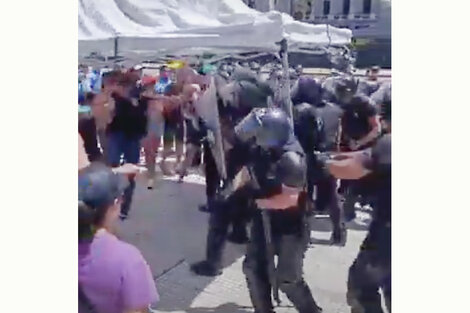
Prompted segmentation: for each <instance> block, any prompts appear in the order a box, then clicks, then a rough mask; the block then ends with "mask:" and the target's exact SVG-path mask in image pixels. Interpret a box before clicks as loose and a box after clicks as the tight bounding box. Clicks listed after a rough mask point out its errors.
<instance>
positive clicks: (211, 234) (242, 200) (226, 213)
mask: <svg viewBox="0 0 470 313" xmlns="http://www.w3.org/2000/svg"><path fill="white" fill-rule="evenodd" d="M250 193H251V189H250V188H248V187H245V188H243V187H242V188H240V189H238V190H236V191H235V192H234V194H233V195H232V196H230V197H229V198H228V199H227V201H225V202H224V203H218V202H217V203H215V204H214V207H213V208H212V210H211V213H210V217H209V231H208V233H207V244H206V260H207V261H208V262H209V263H211V264H212V265H213V266H214V268H221V267H222V255H223V252H224V248H225V244H226V242H227V235H228V230H229V228H230V226H231V227H232V231H233V232H235V233H236V232H241V231H246V224H247V223H248V222H249V220H250V218H251V213H252V208H251V207H250V205H249V202H248V201H249V200H248V199H249V198H248V197H249V194H250Z"/></svg>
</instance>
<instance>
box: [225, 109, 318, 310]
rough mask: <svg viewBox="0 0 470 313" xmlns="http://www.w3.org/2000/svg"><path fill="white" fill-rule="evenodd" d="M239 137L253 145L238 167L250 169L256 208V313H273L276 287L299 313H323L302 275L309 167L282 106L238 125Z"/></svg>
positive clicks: (248, 269)
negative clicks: (303, 200) (304, 196)
mask: <svg viewBox="0 0 470 313" xmlns="http://www.w3.org/2000/svg"><path fill="white" fill-rule="evenodd" d="M235 133H236V137H237V140H238V142H239V145H241V146H243V145H245V146H247V145H248V146H250V148H249V149H248V153H246V154H244V160H241V162H240V163H239V164H238V166H239V167H241V166H242V165H244V166H246V167H247V168H248V169H250V170H249V172H250V175H251V180H250V183H249V186H251V188H252V195H251V200H252V201H253V202H254V203H255V207H256V209H255V210H254V212H253V220H252V225H251V232H250V234H251V240H250V242H249V243H248V247H247V253H246V257H245V260H244V262H243V272H244V273H245V275H246V279H247V284H248V289H249V293H250V297H251V301H252V303H253V306H254V308H255V312H257V313H271V312H274V311H273V305H272V301H271V291H273V293H274V295H276V291H277V288H278V287H279V289H280V290H281V291H283V292H284V293H285V294H286V295H287V297H288V298H289V300H290V301H291V302H292V303H293V304H294V306H295V307H296V309H297V310H298V311H299V312H301V313H307V312H308V313H313V312H321V308H320V307H319V306H318V305H317V304H316V303H315V300H314V299H313V296H312V294H311V291H310V289H309V287H308V285H307V284H306V282H305V280H304V279H303V275H302V267H303V259H304V253H305V251H306V249H307V244H308V241H309V228H308V225H307V224H308V223H307V219H306V212H305V210H304V206H303V205H301V203H299V196H300V193H301V192H302V191H303V189H304V187H305V185H306V172H307V165H306V159H305V153H304V152H303V149H302V147H301V146H300V144H299V142H298V141H297V139H296V138H295V136H294V132H293V129H292V127H291V125H290V123H289V118H288V116H287V114H286V113H285V112H284V111H282V110H281V109H279V108H268V109H254V110H253V111H252V112H251V113H250V114H249V115H248V116H247V117H245V118H244V119H243V120H242V121H241V122H240V123H239V124H237V126H236V127H235ZM234 172H236V171H233V172H232V173H231V174H230V175H229V179H230V178H231V177H233V176H234V174H233V173H234ZM228 186H230V183H228ZM226 188H228V189H230V188H229V187H226ZM300 198H302V197H300ZM299 204H300V205H299ZM263 210H265V211H264V212H262V211H263ZM263 214H264V216H263ZM269 228H270V230H269ZM274 254H276V255H277V256H278V262H277V263H278V264H277V269H274Z"/></svg>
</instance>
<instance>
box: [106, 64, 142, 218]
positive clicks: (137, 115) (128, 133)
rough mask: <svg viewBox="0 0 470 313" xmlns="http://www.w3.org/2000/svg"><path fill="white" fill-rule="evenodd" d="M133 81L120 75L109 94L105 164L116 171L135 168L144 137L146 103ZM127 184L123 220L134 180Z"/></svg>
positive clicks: (129, 201)
mask: <svg viewBox="0 0 470 313" xmlns="http://www.w3.org/2000/svg"><path fill="white" fill-rule="evenodd" d="M136 82H137V81H136V78H135V77H134V75H131V74H127V73H126V74H121V75H119V76H118V78H117V86H116V87H115V90H114V91H113V92H112V94H111V98H112V100H113V102H114V110H113V118H112V120H111V122H110V123H109V125H108V128H107V132H106V135H107V144H108V151H107V153H108V164H109V165H110V166H112V167H116V166H118V165H119V164H120V163H121V157H123V158H124V162H126V163H132V164H138V163H139V158H140V141H141V140H142V138H143V137H144V136H145V134H146V128H147V117H146V110H147V108H146V107H145V103H142V102H139V101H138V99H137V98H136V97H135V96H136V95H135V92H136V88H137V87H136ZM129 181H130V184H129V186H128V187H127V188H126V191H125V193H124V199H123V203H122V206H121V215H120V218H121V219H123V220H124V219H126V218H127V217H128V213H129V210H130V206H131V201H132V195H133V193H134V188H135V180H134V178H133V177H129Z"/></svg>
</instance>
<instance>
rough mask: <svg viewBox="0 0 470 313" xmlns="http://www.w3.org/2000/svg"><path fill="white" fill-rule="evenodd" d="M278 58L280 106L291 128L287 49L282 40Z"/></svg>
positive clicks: (284, 40)
mask: <svg viewBox="0 0 470 313" xmlns="http://www.w3.org/2000/svg"><path fill="white" fill-rule="evenodd" d="M280 44H281V51H280V56H281V60H282V74H283V75H282V87H281V88H282V89H281V105H282V108H283V109H284V110H285V111H286V113H287V115H288V116H289V121H290V123H291V126H293V124H294V123H293V113H292V101H291V99H290V80H289V59H288V55H287V53H288V47H287V40H286V39H282V40H281V42H280Z"/></svg>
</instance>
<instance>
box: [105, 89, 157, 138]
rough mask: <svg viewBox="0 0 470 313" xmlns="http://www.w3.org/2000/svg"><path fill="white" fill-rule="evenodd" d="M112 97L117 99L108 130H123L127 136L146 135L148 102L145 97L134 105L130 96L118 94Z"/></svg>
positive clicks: (113, 131)
mask: <svg viewBox="0 0 470 313" xmlns="http://www.w3.org/2000/svg"><path fill="white" fill-rule="evenodd" d="M112 97H113V98H114V101H115V108H114V117H113V120H112V121H111V123H110V124H109V126H108V129H107V131H108V132H112V133H115V132H122V133H124V134H125V135H127V136H130V137H133V136H144V135H145V134H146V132H147V114H146V113H147V103H148V101H146V100H145V99H141V100H138V101H137V104H136V105H134V104H133V103H132V100H131V99H130V98H123V97H121V96H119V95H117V94H113V95H112Z"/></svg>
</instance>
